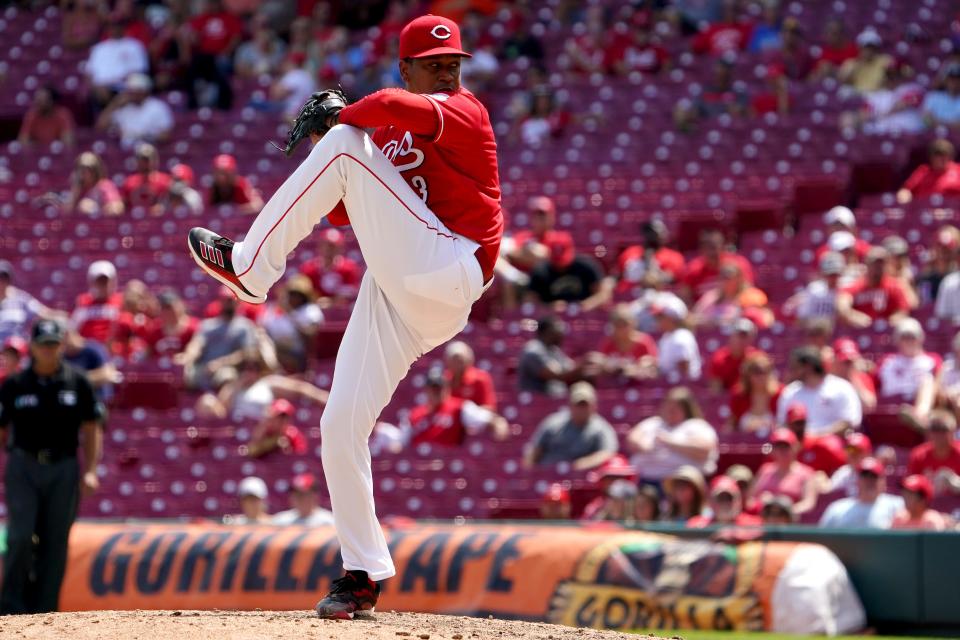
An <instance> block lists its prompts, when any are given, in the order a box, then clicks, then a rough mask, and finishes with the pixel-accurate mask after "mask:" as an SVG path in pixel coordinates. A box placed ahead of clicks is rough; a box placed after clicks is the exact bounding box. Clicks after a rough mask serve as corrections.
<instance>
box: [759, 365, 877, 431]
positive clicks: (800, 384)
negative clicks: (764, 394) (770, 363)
mask: <svg viewBox="0 0 960 640" xmlns="http://www.w3.org/2000/svg"><path fill="white" fill-rule="evenodd" d="M790 377H791V378H792V380H793V382H790V383H789V384H788V385H787V386H786V387H785V388H784V390H783V393H782V394H780V399H779V400H778V401H777V420H778V422H779V423H780V424H784V423H785V422H786V420H787V407H789V406H791V405H792V404H794V403H800V404H802V405H804V406H805V407H806V408H807V430H808V432H809V433H810V434H811V435H813V436H822V435H827V434H831V433H843V432H845V431H847V430H848V429H856V428H858V427H859V426H860V421H861V420H862V417H863V409H862V406H861V404H860V398H859V397H858V396H857V392H856V390H855V389H854V388H853V385H851V384H850V383H849V382H847V381H846V380H844V379H842V378H838V377H837V376H835V375H832V374H829V373H827V372H826V368H825V367H824V364H823V357H822V356H821V354H820V352H819V351H818V350H817V349H815V348H812V347H800V348H798V349H794V350H793V352H792V353H791V354H790Z"/></svg>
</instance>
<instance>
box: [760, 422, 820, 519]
mask: <svg viewBox="0 0 960 640" xmlns="http://www.w3.org/2000/svg"><path fill="white" fill-rule="evenodd" d="M768 446H769V447H770V449H769V451H770V457H771V460H770V462H765V463H764V464H763V466H761V467H760V470H759V471H757V477H756V479H755V480H754V483H753V490H752V493H751V495H750V503H757V502H762V501H763V500H764V499H765V497H766V496H767V495H775V496H787V497H788V498H790V499H791V500H793V503H794V506H793V513H794V515H797V516H800V515H803V514H804V513H806V512H807V511H810V510H811V509H813V508H814V507H815V506H816V504H817V496H818V493H819V492H818V486H817V481H816V474H815V473H814V471H813V469H811V468H810V467H808V466H807V465H805V464H803V463H802V462H800V461H799V460H797V455H798V454H799V452H800V443H799V441H798V440H797V436H795V435H794V433H793V431H791V430H790V429H787V428H784V427H781V428H779V429H776V430H775V431H774V432H773V435H772V436H771V437H770V442H769V443H768Z"/></svg>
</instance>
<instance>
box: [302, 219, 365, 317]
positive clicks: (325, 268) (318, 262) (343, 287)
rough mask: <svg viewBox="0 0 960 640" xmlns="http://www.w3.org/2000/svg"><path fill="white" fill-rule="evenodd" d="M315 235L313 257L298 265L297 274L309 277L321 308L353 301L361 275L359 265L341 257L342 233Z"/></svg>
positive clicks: (324, 231) (343, 242) (337, 230)
mask: <svg viewBox="0 0 960 640" xmlns="http://www.w3.org/2000/svg"><path fill="white" fill-rule="evenodd" d="M318 236H319V238H318V241H317V255H316V257H314V258H312V259H310V260H307V261H306V262H304V263H303V264H302V265H300V273H302V274H303V275H305V276H307V277H308V278H310V282H312V283H313V288H314V290H315V291H316V292H317V295H318V296H319V298H318V299H317V304H319V305H320V306H321V307H329V306H330V305H332V304H336V303H343V302H347V301H349V300H353V299H354V298H355V297H356V295H357V289H358V288H359V287H360V277H361V276H362V275H363V273H362V271H361V270H360V265H358V264H357V263H356V262H354V261H353V260H351V259H350V258H348V257H346V256H345V255H343V252H344V247H345V245H346V240H345V238H344V235H343V232H342V231H340V230H339V229H324V230H323V231H321V232H320V233H319V234H318Z"/></svg>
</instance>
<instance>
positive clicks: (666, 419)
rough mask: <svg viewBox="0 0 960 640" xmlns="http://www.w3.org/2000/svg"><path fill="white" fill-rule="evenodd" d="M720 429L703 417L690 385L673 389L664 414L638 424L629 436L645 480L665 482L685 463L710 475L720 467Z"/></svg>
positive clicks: (635, 462) (662, 409) (635, 461)
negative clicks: (718, 463)
mask: <svg viewBox="0 0 960 640" xmlns="http://www.w3.org/2000/svg"><path fill="white" fill-rule="evenodd" d="M718 447H719V443H718V439H717V432H716V431H715V430H714V428H713V427H712V426H710V423H708V422H707V421H706V420H704V419H703V414H702V412H701V411H700V406H699V405H698V404H697V400H696V397H695V396H694V395H693V392H692V391H691V390H690V389H688V388H687V387H677V388H675V389H671V390H670V392H669V393H668V394H667V396H666V398H664V400H663V403H662V404H661V405H660V415H658V416H653V417H651V418H647V419H646V420H643V421H642V422H640V423H639V424H637V425H636V426H635V427H634V428H633V429H632V430H631V431H630V433H629V434H628V435H627V449H628V450H629V451H630V452H631V453H632V454H633V456H632V458H631V459H630V462H631V464H632V465H633V467H634V468H635V469H637V470H638V471H639V472H640V474H641V477H642V478H643V479H644V480H648V481H653V482H662V481H663V480H664V478H667V477H668V476H669V475H670V474H672V473H674V472H675V471H677V470H678V469H679V468H680V467H682V466H684V465H691V466H693V467H696V468H697V469H699V470H700V471H701V472H702V473H703V474H704V475H710V474H712V473H713V472H714V471H716V469H717V456H718Z"/></svg>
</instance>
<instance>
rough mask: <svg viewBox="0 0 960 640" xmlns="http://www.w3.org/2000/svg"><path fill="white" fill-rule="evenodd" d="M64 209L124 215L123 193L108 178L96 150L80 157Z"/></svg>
mask: <svg viewBox="0 0 960 640" xmlns="http://www.w3.org/2000/svg"><path fill="white" fill-rule="evenodd" d="M64 209H66V210H67V211H69V212H74V211H76V212H78V213H84V214H87V215H107V216H118V215H121V214H122V213H123V212H124V206H123V199H122V198H121V197H120V191H119V190H118V189H117V186H116V185H115V184H113V181H111V180H110V178H108V177H107V170H106V168H105V167H104V166H103V160H101V159H100V157H99V156H98V155H97V154H95V153H93V152H92V151H84V152H83V153H81V154H80V155H79V156H77V161H76V163H75V165H74V169H73V173H72V174H71V176H70V195H69V196H68V197H67V201H66V202H65V203H64Z"/></svg>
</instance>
